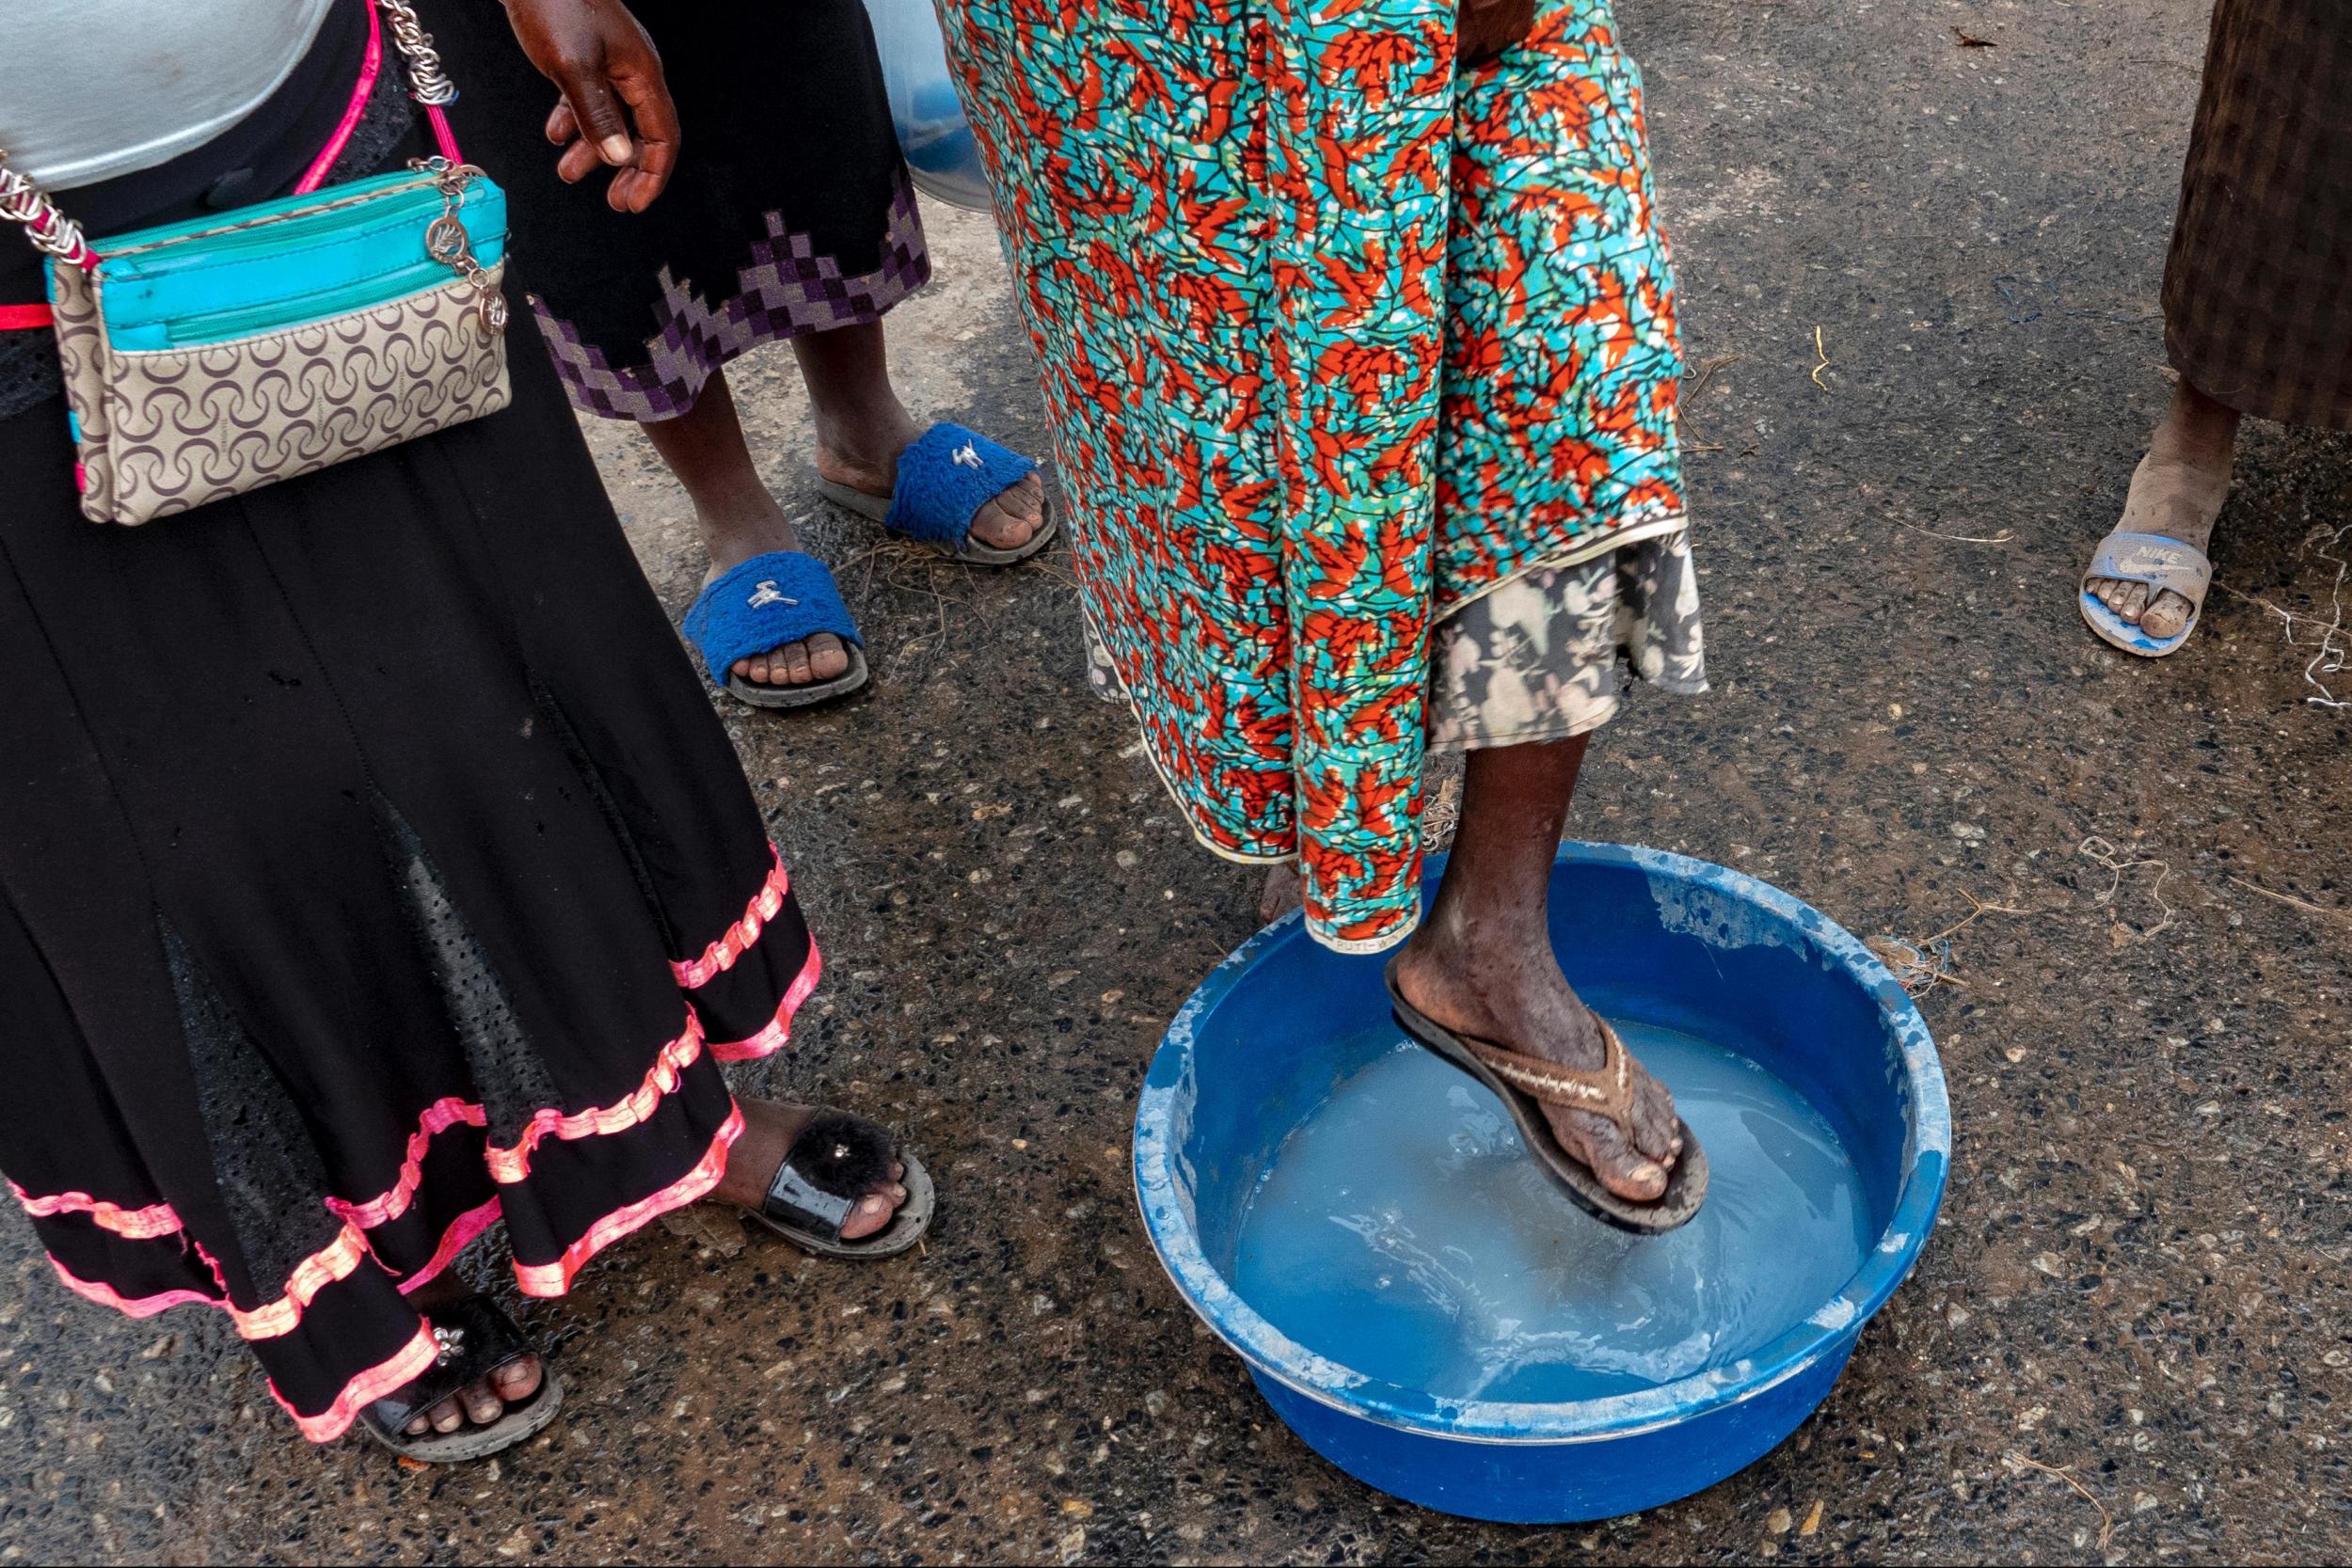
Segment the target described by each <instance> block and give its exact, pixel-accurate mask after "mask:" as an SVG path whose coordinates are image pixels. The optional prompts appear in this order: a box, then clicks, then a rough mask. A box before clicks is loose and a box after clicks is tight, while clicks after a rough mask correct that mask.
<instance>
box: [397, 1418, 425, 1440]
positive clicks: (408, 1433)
mask: <svg viewBox="0 0 2352 1568" xmlns="http://www.w3.org/2000/svg"><path fill="white" fill-rule="evenodd" d="M432 1430H433V1423H432V1422H431V1421H429V1420H427V1419H426V1418H424V1417H422V1416H420V1417H418V1418H416V1419H415V1420H413V1421H411V1422H409V1423H408V1424H407V1425H406V1426H405V1427H402V1428H401V1429H400V1433H401V1435H402V1436H404V1437H422V1436H423V1435H424V1434H425V1433H428V1432H431V1431H432Z"/></svg>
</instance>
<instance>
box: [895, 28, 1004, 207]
mask: <svg viewBox="0 0 2352 1568" xmlns="http://www.w3.org/2000/svg"><path fill="white" fill-rule="evenodd" d="M866 16H867V17H868V18H869V19H870V20H871V21H872V22H873V24H874V47H875V50H876V52H877V53H878V54H879V55H881V56H882V90H883V91H884V93H886V94H887V95H888V97H889V99H890V118H891V119H892V120H893V121H894V122H895V123H896V125H897V127H898V150H899V151H901V152H902V153H904V154H905V155H906V160H907V172H908V173H909V174H911V175H913V176H914V185H915V188H916V189H917V190H919V191H921V192H922V193H923V194H924V195H925V196H930V197H936V198H939V199H940V200H942V201H946V202H952V203H953V204H954V205H956V206H959V207H969V208H971V209H973V210H974V211H976V212H983V213H984V212H987V211H989V210H990V207H991V206H992V202H991V199H990V195H989V184H988V172H987V170H985V169H984V168H982V167H981V166H980V150H979V147H978V145H977V143H975V142H974V141H973V139H972V127H971V126H970V125H969V124H968V123H966V121H965V119H964V118H963V105H962V103H960V102H959V101H958V100H957V98H956V84H955V80H954V78H953V77H951V76H950V75H949V74H948V71H947V45H946V40H945V39H944V38H943V37H942V36H941V34H940V31H939V16H938V13H937V12H936V11H934V10H933V9H932V8H931V0H866Z"/></svg>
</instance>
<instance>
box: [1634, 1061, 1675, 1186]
mask: <svg viewBox="0 0 2352 1568" xmlns="http://www.w3.org/2000/svg"><path fill="white" fill-rule="evenodd" d="M1633 1142H1634V1147H1636V1148H1639V1149H1640V1150H1641V1151H1642V1152H1643V1153H1645V1154H1646V1155H1648V1156H1649V1157H1650V1158H1651V1159H1653V1160H1655V1161H1657V1162H1658V1163H1659V1164H1661V1165H1671V1164H1674V1159H1675V1156H1676V1155H1677V1154H1678V1153H1680V1152H1681V1145H1682V1139H1681V1135H1680V1134H1679V1133H1678V1132H1677V1131H1676V1128H1675V1097H1674V1096H1673V1095H1671V1094H1669V1093H1668V1092H1667V1091H1666V1085H1663V1084H1661V1083H1660V1082H1659V1081H1658V1080H1657V1079H1655V1078H1652V1077H1651V1076H1649V1074H1647V1073H1644V1074H1643V1075H1642V1082H1641V1087H1640V1088H1639V1089H1638V1090H1636V1091H1635V1093H1634V1097H1633Z"/></svg>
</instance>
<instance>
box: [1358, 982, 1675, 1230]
mask: <svg viewBox="0 0 2352 1568" xmlns="http://www.w3.org/2000/svg"><path fill="white" fill-rule="evenodd" d="M1386 979H1387V982H1388V987H1389V1004H1390V1006H1391V1009H1392V1010H1393V1011H1394V1012H1395V1014H1396V1022H1397V1023H1398V1025H1399V1026H1400V1027H1401V1028H1403V1029H1404V1031H1405V1032H1406V1034H1407V1035H1409V1036H1411V1037H1413V1040H1414V1041H1415V1043H1417V1044H1420V1045H1422V1046H1426V1047H1427V1048H1428V1049H1429V1050H1431V1051H1434V1052H1436V1053H1438V1055H1439V1056H1442V1057H1444V1058H1445V1059H1446V1060H1447V1061H1448V1062H1450V1063H1452V1064H1453V1065H1454V1066H1455V1067H1457V1068H1460V1069H1462V1070H1463V1071H1464V1072H1467V1073H1469V1074H1470V1076H1471V1077H1472V1078H1475V1079H1477V1080H1478V1081H1479V1082H1480V1083H1481V1084H1484V1085H1486V1087H1487V1088H1488V1089H1490V1090H1491V1091H1493V1093H1494V1097H1495V1098H1496V1099H1497V1100H1500V1101H1502V1108H1503V1109H1504V1110H1506V1111H1508V1112H1510V1113H1511V1119H1512V1120H1513V1121H1514V1122H1516V1123H1517V1124H1518V1130H1519V1141H1520V1142H1521V1143H1522V1144H1524V1145H1526V1146H1527V1152H1528V1153H1529V1154H1530V1155H1532V1156H1534V1159H1535V1160H1536V1162H1537V1163H1538V1164H1541V1165H1542V1166H1543V1167H1544V1169H1545V1171H1546V1172H1548V1173H1549V1175H1550V1177H1551V1179H1552V1180H1554V1181H1556V1182H1558V1183H1559V1185H1560V1187H1561V1190H1562V1191H1564V1192H1565V1193H1566V1194H1567V1196H1569V1198H1570V1199H1572V1200H1573V1201H1574V1202H1575V1204H1576V1206H1577V1207H1578V1208H1580V1209H1581V1210H1583V1211H1584V1212H1586V1213H1588V1214H1590V1215H1592V1216H1593V1217H1594V1218H1595V1219H1597V1220H1599V1221H1601V1222H1602V1223H1603V1224H1606V1225H1613V1226H1615V1227H1617V1228H1618V1229H1620V1230H1629V1231H1632V1232H1633V1233H1634V1234H1636V1235H1640V1236H1657V1235H1662V1234H1663V1233H1664V1232H1666V1231H1669V1230H1672V1229H1674V1228H1675V1227H1677V1226H1681V1225H1685V1224H1688V1223H1689V1221H1690V1219H1691V1216H1692V1215H1693V1214H1695V1213H1697V1212H1699V1205H1700V1204H1701V1203H1702V1202H1704V1201H1705V1200H1706V1198H1707V1151H1706V1150H1705V1149H1703V1148H1700V1147H1699V1140H1698V1136H1697V1134H1695V1133H1693V1132H1692V1131H1691V1126H1690V1123H1688V1122H1685V1121H1679V1120H1677V1122H1676V1123H1675V1128H1676V1130H1677V1132H1680V1133H1681V1134H1682V1152H1681V1153H1680V1154H1678V1155H1677V1156H1676V1157H1675V1163H1674V1164H1673V1166H1672V1167H1671V1168H1670V1170H1669V1171H1668V1174H1667V1177H1666V1190H1665V1191H1664V1192H1663V1193H1661V1194H1660V1195H1659V1196H1658V1197H1657V1198H1655V1199H1654V1200H1652V1201H1650V1202H1648V1203H1636V1202H1634V1201H1633V1200H1632V1199H1631V1198H1625V1197H1619V1196H1617V1195H1616V1194H1615V1193H1613V1192H1611V1191H1610V1190H1609V1189H1608V1187H1607V1186H1605V1185H1604V1184H1603V1183H1602V1181H1601V1180H1600V1178H1599V1177H1598V1176H1597V1175H1596V1174H1594V1171H1593V1167H1592V1166H1590V1165H1588V1164H1585V1163H1584V1162H1583V1161H1581V1160H1580V1159H1578V1158H1577V1157H1576V1156H1575V1155H1573V1154H1570V1153H1569V1152H1568V1151H1567V1150H1566V1149H1565V1148H1561V1147H1560V1140H1559V1139H1558V1138H1556V1137H1554V1136H1553V1135H1552V1132H1551V1123H1550V1122H1549V1121H1548V1120H1546V1119H1545V1117H1544V1110H1543V1108H1544V1106H1545V1105H1547V1104H1550V1105H1559V1106H1564V1107H1566V1108H1567V1109H1570V1110H1577V1111H1590V1112H1591V1113H1593V1114H1594V1115H1595V1116H1598V1117H1607V1118H1608V1119H1610V1120H1611V1121H1613V1122H1615V1123H1616V1124H1617V1125H1618V1126H1619V1127H1620V1128H1624V1129H1625V1130H1626V1131H1627V1132H1629V1133H1630V1132H1631V1120H1630V1118H1631V1116H1632V1094H1631V1086H1630V1084H1629V1070H1628V1067H1627V1063H1628V1061H1629V1057H1628V1055H1627V1053H1626V1049H1625V1042H1624V1041H1623V1040H1621V1039H1619V1038H1618V1037H1617V1032H1616V1031H1615V1030H1614V1029H1613V1028H1611V1027H1610V1026H1609V1022H1608V1021H1607V1020H1606V1019H1603V1020H1601V1021H1600V1029H1601V1035H1602V1037H1603V1038H1604V1039H1605V1040H1606V1041H1607V1042H1608V1047H1609V1054H1608V1057H1607V1058H1606V1059H1605V1060H1604V1061H1603V1062H1602V1064H1601V1069H1600V1070H1599V1071H1598V1072H1581V1071H1579V1070H1577V1069H1574V1068H1566V1067H1562V1066H1560V1065H1559V1064H1558V1063H1556V1062H1547V1061H1545V1060H1543V1059H1542V1058H1541V1057H1537V1056H1530V1055H1527V1054H1525V1053H1521V1052H1517V1051H1513V1050H1511V1049H1510V1048H1509V1047H1508V1046H1504V1045H1500V1044H1497V1043H1496V1042H1495V1041H1492V1040H1482V1039H1476V1038H1473V1037H1470V1036H1466V1035H1457V1034H1455V1033H1454V1031H1453V1030H1451V1029H1448V1028H1447V1027H1446V1026H1445V1025H1444V1024H1442V1023H1439V1022H1437V1021H1436V1020H1435V1019H1432V1018H1430V1017H1429V1016H1428V1015H1427V1014H1425V1013H1423V1012H1422V1010H1421V1009H1420V1008H1418V1007H1416V1006H1413V1005H1412V1004H1411V1003H1410V1002H1407V1001H1406V1000H1405V993H1404V992H1403V991H1401V990H1398V989H1397V985H1396V971H1395V967H1394V966H1393V965H1391V967H1390V969H1389V972H1388V974H1387V975H1386ZM1521 1085H1526V1086H1524V1087H1523V1086H1521Z"/></svg>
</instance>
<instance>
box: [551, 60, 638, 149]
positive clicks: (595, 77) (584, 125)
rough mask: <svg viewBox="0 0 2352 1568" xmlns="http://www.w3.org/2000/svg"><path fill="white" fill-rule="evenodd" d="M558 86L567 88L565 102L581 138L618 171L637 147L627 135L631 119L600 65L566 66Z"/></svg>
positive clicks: (557, 83) (565, 89)
mask: <svg viewBox="0 0 2352 1568" xmlns="http://www.w3.org/2000/svg"><path fill="white" fill-rule="evenodd" d="M556 86H558V87H562V88H563V89H564V102H565V103H568V104H570V105H571V110H572V119H574V120H575V121H576V122H577V124H578V134H579V136H580V140H581V141H583V142H586V143H588V144H589V145H590V146H592V147H594V148H595V149H596V152H597V154H598V155H599V156H600V157H602V158H603V159H604V161H605V162H606V163H608V164H611V165H612V166H613V167H615V168H619V167H621V166H624V165H626V164H627V163H628V161H629V159H630V158H632V157H634V156H635V155H636V146H635V144H634V143H633V142H632V141H631V140H630V139H629V135H628V115H627V114H626V113H624V112H623V110H622V107H621V100H620V97H619V95H618V94H616V93H614V92H613V90H612V84H611V83H610V82H608V81H607V80H606V79H605V73H604V69H603V67H602V65H601V62H599V63H598V64H596V65H588V66H571V65H568V64H567V65H566V66H565V67H564V74H563V75H562V77H560V78H559V79H558V80H557V82H556Z"/></svg>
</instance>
